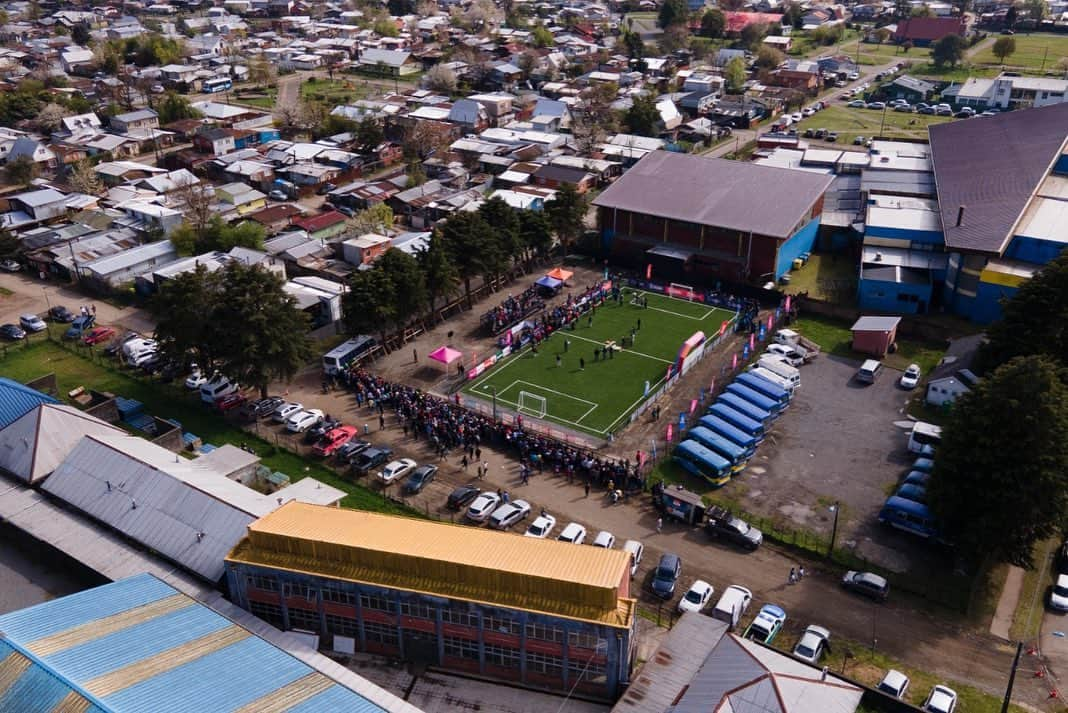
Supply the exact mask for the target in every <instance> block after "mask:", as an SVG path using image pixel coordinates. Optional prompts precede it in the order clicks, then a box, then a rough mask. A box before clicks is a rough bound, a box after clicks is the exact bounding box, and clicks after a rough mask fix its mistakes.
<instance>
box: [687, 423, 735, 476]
mask: <svg viewBox="0 0 1068 713" xmlns="http://www.w3.org/2000/svg"><path fill="white" fill-rule="evenodd" d="M686 437H687V438H692V439H693V440H695V441H697V442H698V443H700V444H701V445H702V446H704V447H705V448H707V449H709V450H711V451H714V452H716V453H718V454H720V455H721V456H723V457H724V458H726V459H727V460H729V461H730V463H731V471H732V472H735V473H737V472H738V471H739V470H741V469H742V468H744V467H745V464H746V462H747V461H748V460H749V455H748V454H747V453H746V452H745V449H744V448H742V447H741V446H739V445H738V444H737V443H732V442H731V441H730V439H728V438H725V437H724V436H721V435H719V434H718V433H716V432H715V431H710V430H709V429H707V428H705V427H704V426H696V427H695V428H691V429H690V431H689V433H687V434H686Z"/></svg>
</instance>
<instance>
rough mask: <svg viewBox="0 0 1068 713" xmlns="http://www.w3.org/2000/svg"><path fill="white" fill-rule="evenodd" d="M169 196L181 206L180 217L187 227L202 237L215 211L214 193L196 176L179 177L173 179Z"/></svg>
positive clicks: (198, 236)
mask: <svg viewBox="0 0 1068 713" xmlns="http://www.w3.org/2000/svg"><path fill="white" fill-rule="evenodd" d="M170 195H171V197H172V198H173V199H174V201H175V203H176V204H177V205H178V206H180V207H181V211H182V217H183V218H184V219H185V222H186V223H188V224H189V227H190V228H192V229H193V232H194V233H196V236H197V238H198V239H199V238H202V237H204V235H205V234H206V233H207V231H208V227H209V226H210V225H211V222H212V218H214V217H215V216H216V215H217V213H216V212H215V193H214V191H212V190H211V189H210V188H208V187H205V186H204V185H203V184H202V183H201V182H200V180H199V179H197V178H196V177H192V178H189V177H185V178H179V179H177V180H176V181H175V188H174V191H172V192H171V194H170Z"/></svg>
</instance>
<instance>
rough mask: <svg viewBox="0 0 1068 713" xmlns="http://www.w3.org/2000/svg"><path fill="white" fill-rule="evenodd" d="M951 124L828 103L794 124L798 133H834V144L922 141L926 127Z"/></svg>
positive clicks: (938, 119)
mask: <svg viewBox="0 0 1068 713" xmlns="http://www.w3.org/2000/svg"><path fill="white" fill-rule="evenodd" d="M946 121H952V117H948V116H929V115H927V114H914V113H907V114H906V113H903V112H897V111H892V110H890V109H887V110H886V111H885V112H884V111H882V110H875V109H859V108H851V107H847V106H845V105H844V104H832V105H831V106H829V107H827V108H826V109H824V110H823V111H819V112H816V113H815V114H813V115H812V116H810V117H808V118H807V119H805V120H804V121H802V122H801V123H800V124H799V125H798V130H799V131H801V132H804V130H805V129H827V130H828V131H834V132H837V133H838V143H839V144H845V145H850V144H852V143H853V139H854V138H855V137H857V136H864V137H866V138H871V137H873V136H882V137H883V138H887V139H926V138H927V127H928V126H930V125H931V124H941V123H944V122H946Z"/></svg>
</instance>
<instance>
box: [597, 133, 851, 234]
mask: <svg viewBox="0 0 1068 713" xmlns="http://www.w3.org/2000/svg"><path fill="white" fill-rule="evenodd" d="M831 180H832V177H831V176H829V175H826V174H816V173H808V172H804V171H793V170H790V169H786V168H774V167H771V166H760V165H757V164H753V163H743V162H740V161H727V160H725V159H707V158H701V157H699V156H689V155H685V154H679V153H672V152H670V151H654V152H652V153H650V154H648V155H647V156H645V158H643V159H642V160H641V161H639V162H638V163H637V164H636V165H635V166H634V167H633V168H631V169H630V170H629V171H627V172H626V173H625V174H623V176H622V178H620V179H619V180H618V181H616V182H615V183H614V184H613V185H612V186H611V187H609V188H608V190H606V191H605V192H604V193H602V194H601V195H600V196H598V197H597V199H596V200H594V202H593V203H594V205H597V206H603V207H606V208H619V209H620V210H629V211H634V212H637V213H644V214H647V215H655V216H660V217H663V218H671V219H673V220H680V221H685V222H690V223H698V224H701V225H710V226H716V227H721V228H727V229H729V230H738V231H742V232H750V231H751V232H753V233H757V234H760V235H769V236H772V237H776V238H783V239H785V238H788V237H790V236H791V235H792V234H793V233H794V231H795V230H796V229H797V227H798V224H799V223H800V222H801V221H802V220H803V219H804V217H805V216H806V215H807V213H808V211H809V210H811V208H812V205H813V203H815V202H816V201H817V200H819V198H820V196H822V195H823V193H824V192H825V191H826V190H827V188H828V186H830V185H831Z"/></svg>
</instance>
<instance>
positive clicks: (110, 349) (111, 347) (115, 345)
mask: <svg viewBox="0 0 1068 713" xmlns="http://www.w3.org/2000/svg"><path fill="white" fill-rule="evenodd" d="M140 336H141V335H140V334H138V333H137V332H126V333H125V334H123V335H122V336H121V337H118V338H116V339H112V340H111V342H110V343H109V344H108V345H107V346H106V347H104V353H105V354H107V355H108V356H115V355H116V354H118V353H119V350H120V349H122V345H123V344H125V343H126V342H128V341H130V340H131V339H137V338H138V337H140Z"/></svg>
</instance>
